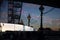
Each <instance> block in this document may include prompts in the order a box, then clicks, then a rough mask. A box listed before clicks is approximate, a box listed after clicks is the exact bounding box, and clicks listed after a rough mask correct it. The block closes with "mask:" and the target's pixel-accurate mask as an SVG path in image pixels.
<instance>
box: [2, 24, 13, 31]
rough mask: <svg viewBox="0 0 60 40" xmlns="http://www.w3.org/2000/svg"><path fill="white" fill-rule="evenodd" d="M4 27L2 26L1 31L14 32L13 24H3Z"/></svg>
mask: <svg viewBox="0 0 60 40" xmlns="http://www.w3.org/2000/svg"><path fill="white" fill-rule="evenodd" d="M3 24H4V25H3V26H2V31H8V30H10V31H14V24H7V23H3Z"/></svg>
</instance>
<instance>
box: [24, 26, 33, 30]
mask: <svg viewBox="0 0 60 40" xmlns="http://www.w3.org/2000/svg"><path fill="white" fill-rule="evenodd" d="M25 31H33V28H32V27H28V26H25Z"/></svg>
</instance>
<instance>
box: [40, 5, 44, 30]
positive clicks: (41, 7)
mask: <svg viewBox="0 0 60 40" xmlns="http://www.w3.org/2000/svg"><path fill="white" fill-rule="evenodd" d="M39 10H40V12H41V15H40V17H41V23H40V28H39V30H42V29H43V21H42V20H43V10H44V7H43V5H41V6H40V8H39Z"/></svg>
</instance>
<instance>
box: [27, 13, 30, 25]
mask: <svg viewBox="0 0 60 40" xmlns="http://www.w3.org/2000/svg"><path fill="white" fill-rule="evenodd" d="M27 19H28V26H30V19H31V16H30V14H29V15H28V16H27Z"/></svg>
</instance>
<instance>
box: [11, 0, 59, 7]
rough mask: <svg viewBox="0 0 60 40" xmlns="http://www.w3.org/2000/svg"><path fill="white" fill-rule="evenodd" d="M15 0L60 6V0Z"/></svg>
mask: <svg viewBox="0 0 60 40" xmlns="http://www.w3.org/2000/svg"><path fill="white" fill-rule="evenodd" d="M10 1H11V0H10ZM13 1H20V2H25V3H32V4H37V5H41V4H43V5H45V6H51V7H55V8H60V1H59V0H13Z"/></svg>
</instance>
